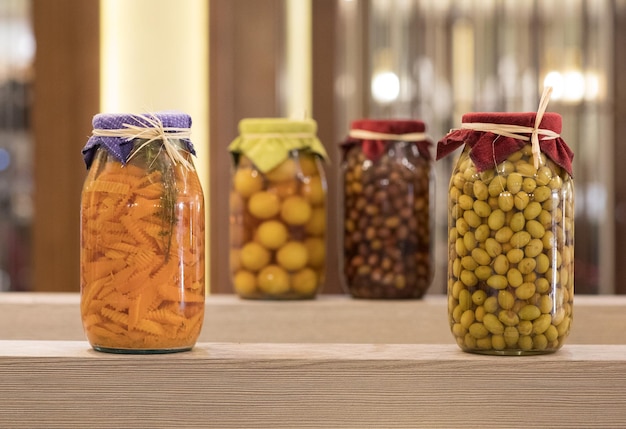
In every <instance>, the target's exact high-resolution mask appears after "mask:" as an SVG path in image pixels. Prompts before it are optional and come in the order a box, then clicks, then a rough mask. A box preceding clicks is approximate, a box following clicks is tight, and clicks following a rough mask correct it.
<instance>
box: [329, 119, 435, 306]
mask: <svg viewBox="0 0 626 429" xmlns="http://www.w3.org/2000/svg"><path fill="white" fill-rule="evenodd" d="M425 129H426V127H425V125H424V123H423V122H422V121H416V120H373V119H364V120H358V121H354V122H352V125H351V129H350V132H349V134H348V138H347V139H346V140H345V141H344V142H343V143H342V145H341V148H342V153H343V160H342V163H341V176H342V179H343V180H342V189H343V193H342V194H343V205H342V208H343V216H342V218H343V253H342V256H343V261H342V262H343V263H342V264H341V265H342V268H343V278H342V280H343V286H344V288H345V289H346V290H347V291H348V292H349V293H350V294H351V295H352V296H353V297H355V298H373V299H407V298H413V299H418V298H421V297H422V296H423V295H424V293H425V292H426V290H427V289H428V287H429V286H430V283H431V280H432V277H433V263H432V259H433V258H432V244H433V242H434V240H432V239H431V234H432V233H433V228H432V226H433V220H434V216H433V214H434V212H433V209H434V203H433V201H432V198H431V196H432V193H433V188H434V169H433V168H432V157H431V154H430V148H431V146H432V143H431V142H430V140H429V139H428V138H427V137H426V134H425Z"/></svg>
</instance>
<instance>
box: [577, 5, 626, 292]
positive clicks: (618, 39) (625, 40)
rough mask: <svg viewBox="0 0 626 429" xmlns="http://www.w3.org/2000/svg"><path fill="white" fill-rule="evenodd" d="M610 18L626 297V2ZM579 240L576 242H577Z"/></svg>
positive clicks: (619, 239)
mask: <svg viewBox="0 0 626 429" xmlns="http://www.w3.org/2000/svg"><path fill="white" fill-rule="evenodd" d="M614 7H615V11H614V14H613V17H614V21H613V50H614V55H613V61H614V62H613V85H614V91H613V97H614V99H613V103H614V104H613V106H614V112H613V136H614V139H615V144H614V147H615V154H614V157H613V159H614V160H615V161H614V162H615V164H614V168H613V171H614V172H615V177H614V179H613V180H614V181H613V183H614V184H615V186H614V189H615V276H614V279H615V280H616V281H615V293H618V294H626V282H624V281H623V279H625V278H626V249H625V248H624V246H623V243H626V187H624V186H623V184H624V183H626V169H625V168H624V161H625V160H626V145H624V144H623V143H622V140H623V138H624V136H626V121H624V118H625V117H626V80H625V79H623V74H624V70H626V57H625V56H624V52H623V50H624V46H625V45H626V2H623V1H622V2H617V3H616V4H615V6H614ZM577 239H578V238H577Z"/></svg>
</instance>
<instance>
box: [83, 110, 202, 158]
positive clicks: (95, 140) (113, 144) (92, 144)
mask: <svg viewBox="0 0 626 429" xmlns="http://www.w3.org/2000/svg"><path fill="white" fill-rule="evenodd" d="M155 119H156V120H159V121H160V122H161V123H162V125H163V129H164V130H165V132H166V133H168V128H172V129H189V128H191V116H189V115H187V114H186V113H181V112H171V111H169V112H156V113H146V114H142V115H136V114H129V113H99V114H97V115H95V116H94V117H93V121H92V124H93V129H94V130H98V129H100V130H120V129H125V128H128V127H127V126H128V125H129V126H138V127H143V128H154V126H153V125H152V124H150V123H149V120H155ZM133 140H134V138H132V137H131V138H123V137H106V136H95V135H92V136H91V137H90V138H89V140H87V143H86V144H85V146H84V147H83V149H82V154H83V159H84V160H85V165H86V166H87V169H89V168H90V167H91V164H92V162H93V159H94V156H95V154H96V150H97V149H98V148H99V147H100V146H103V147H104V148H105V149H106V150H107V151H108V152H109V153H110V154H111V155H113V156H114V157H115V159H117V160H118V161H120V162H121V163H122V164H126V162H127V161H128V157H129V156H130V153H131V151H132V149H133ZM180 140H182V141H183V142H184V143H185V149H186V150H187V151H189V153H191V154H193V155H195V154H196V151H195V149H194V147H193V144H192V143H191V140H190V139H188V138H182V139H180Z"/></svg>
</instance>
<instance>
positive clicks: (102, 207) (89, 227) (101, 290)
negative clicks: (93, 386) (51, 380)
mask: <svg viewBox="0 0 626 429" xmlns="http://www.w3.org/2000/svg"><path fill="white" fill-rule="evenodd" d="M190 126H191V118H190V117H189V116H188V115H186V114H182V113H174V112H167V113H165V112H164V113H155V114H146V115H126V114H99V115H96V116H95V117H94V119H93V127H94V130H93V135H92V136H91V138H90V139H89V141H88V142H87V145H86V146H85V148H84V149H83V154H84V157H85V162H86V165H87V169H88V173H87V177H86V179H85V182H84V186H83V191H82V202H81V237H80V245H81V251H80V259H81V261H80V262H81V266H80V286H81V315H82V321H83V327H84V329H85V333H86V335H87V338H88V340H89V342H90V343H91V345H92V346H93V348H94V349H96V350H99V351H105V352H116V353H167V352H176V351H183V350H189V349H191V348H192V347H193V345H194V344H195V342H196V340H197V338H198V336H199V334H200V329H201V327H202V323H203V318H204V299H205V277H204V275H205V274H204V272H205V267H204V245H205V238H204V235H205V231H204V198H203V193H202V188H201V185H200V181H199V179H198V175H197V173H196V170H195V168H194V164H193V160H192V154H194V149H193V146H192V144H191V142H190V140H189V128H190Z"/></svg>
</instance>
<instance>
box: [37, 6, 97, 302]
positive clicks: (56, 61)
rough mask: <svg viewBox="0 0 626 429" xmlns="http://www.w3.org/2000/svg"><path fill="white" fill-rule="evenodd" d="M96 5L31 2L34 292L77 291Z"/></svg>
mask: <svg viewBox="0 0 626 429" xmlns="http://www.w3.org/2000/svg"><path fill="white" fill-rule="evenodd" d="M98 8H99V3H98V2H95V1H87V2H86V1H82V0H56V1H52V2H51V1H33V25H34V31H35V38H36V43H37V53H36V58H35V83H34V88H35V91H34V101H33V103H34V104H33V133H34V142H35V149H34V165H35V168H34V176H35V177H34V182H35V190H34V206H35V217H34V225H33V231H34V233H33V289H34V290H35V291H78V289H79V271H78V267H79V228H80V217H79V209H80V191H81V186H82V182H83V179H84V175H85V167H84V164H83V161H82V158H81V154H80V150H81V148H82V146H83V145H84V144H85V141H86V140H87V137H88V136H89V134H90V133H91V119H92V117H93V115H94V114H95V113H97V111H98V107H99V11H98Z"/></svg>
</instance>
